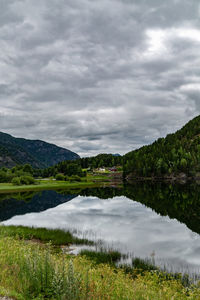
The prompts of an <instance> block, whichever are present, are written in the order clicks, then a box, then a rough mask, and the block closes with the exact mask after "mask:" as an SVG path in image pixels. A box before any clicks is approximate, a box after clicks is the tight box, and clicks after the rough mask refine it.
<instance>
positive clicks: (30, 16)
mask: <svg viewBox="0 0 200 300" xmlns="http://www.w3.org/2000/svg"><path fill="white" fill-rule="evenodd" d="M199 95H200V2H199V0H0V130H1V131H3V132H7V133H10V134H12V135H14V136H18V137H25V138H31V139H42V140H45V141H48V142H52V143H55V144H57V145H59V146H63V147H66V148H68V149H70V150H73V151H75V152H77V153H78V154H80V155H81V156H86V155H95V154H97V153H105V152H107V153H121V154H124V153H126V152H128V151H130V150H132V149H135V148H138V147H140V146H142V145H144V144H148V143H150V142H152V141H154V140H155V139H156V138H158V137H161V136H165V135H166V134H167V133H170V132H174V131H175V130H177V129H179V128H180V127H181V126H182V125H183V124H184V123H186V122H187V121H188V120H190V119H191V118H193V117H194V116H196V115H198V114H199V111H200V97H199Z"/></svg>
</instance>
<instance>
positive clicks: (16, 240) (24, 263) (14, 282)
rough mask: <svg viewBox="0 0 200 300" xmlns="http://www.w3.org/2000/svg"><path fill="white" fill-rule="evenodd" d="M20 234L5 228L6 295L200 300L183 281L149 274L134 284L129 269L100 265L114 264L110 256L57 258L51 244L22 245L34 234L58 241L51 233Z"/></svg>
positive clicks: (0, 262) (0, 236) (0, 284)
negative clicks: (126, 270)
mask: <svg viewBox="0 0 200 300" xmlns="http://www.w3.org/2000/svg"><path fill="white" fill-rule="evenodd" d="M19 230H22V228H19ZM14 231H15V230H14V228H13V227H9V229H8V230H6V229H5V228H4V227H3V228H1V231H0V267H1V272H0V295H5V296H13V297H14V299H18V300H23V299H24V300H25V299H27V300H28V299H29V300H30V299H38V300H39V299H60V300H61V299H63V300H64V299H70V300H77V299H80V300H81V299H94V300H96V299H97V300H98V299H105V300H106V299H113V300H115V299H119V300H121V299H126V300H129V299H131V300H147V299H149V300H150V299H151V300H169V299H170V300H171V299H173V300H185V299H188V300H190V299H200V296H199V295H200V289H199V288H198V287H192V286H191V287H190V288H185V287H184V286H183V285H182V284H181V281H180V280H175V279H174V278H169V279H168V280H167V279H166V277H162V276H160V274H159V273H158V272H157V271H153V272H150V271H147V272H144V273H143V274H142V275H141V274H138V275H137V276H135V277H134V278H133V276H132V275H130V274H126V273H125V271H124V270H123V269H120V268H116V267H114V266H113V265H109V264H107V263H100V262H101V261H99V260H102V259H103V262H108V263H110V262H109V261H108V256H107V257H105V256H102V255H99V254H97V256H96V257H98V263H97V261H95V260H94V257H91V254H90V255H88V253H85V255H84V256H81V255H79V256H70V255H67V254H63V253H61V252H58V253H55V251H53V248H52V246H49V244H40V243H27V242H26V241H25V240H24V239H22V237H24V238H32V235H33V234H34V235H35V236H37V237H41V239H42V240H45V241H48V239H49V240H53V238H52V236H49V238H47V233H45V234H44V232H43V234H41V233H40V234H39V233H38V232H39V231H37V230H36V231H33V230H32V229H30V232H29V233H32V235H31V236H29V235H28V229H26V230H25V231H24V232H23V234H22V235H20V233H19V232H17V231H15V232H14ZM40 231H41V230H40ZM12 232H14V233H12ZM54 234H56V231H53V233H52V235H54ZM44 236H45V238H44ZM54 242H55V241H53V243H54ZM82 254H84V253H82ZM86 255H87V257H89V256H90V259H88V258H87V257H86ZM102 257H103V258H102ZM117 258H119V255H118V254H116V253H115V254H113V256H112V259H117ZM109 259H110V258H109Z"/></svg>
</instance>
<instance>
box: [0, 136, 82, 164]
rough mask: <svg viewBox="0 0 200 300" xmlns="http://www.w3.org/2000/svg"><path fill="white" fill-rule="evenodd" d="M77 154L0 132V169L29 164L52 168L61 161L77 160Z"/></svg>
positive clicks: (42, 142)
mask: <svg viewBox="0 0 200 300" xmlns="http://www.w3.org/2000/svg"><path fill="white" fill-rule="evenodd" d="M78 158H79V156H78V154H76V153H74V152H72V151H70V150H68V149H65V148H61V147H58V146H56V145H54V144H49V143H46V142H44V141H40V140H27V139H22V138H15V137H13V136H11V135H9V134H6V133H3V132H0V167H4V166H5V167H13V166H15V165H16V164H26V163H28V164H31V165H32V166H33V167H34V168H44V167H49V166H52V165H54V164H56V163H59V162H60V161H63V160H73V159H78Z"/></svg>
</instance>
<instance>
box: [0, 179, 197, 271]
mask: <svg viewBox="0 0 200 300" xmlns="http://www.w3.org/2000/svg"><path fill="white" fill-rule="evenodd" d="M199 189H200V187H199V186H192V185H189V186H181V185H165V184H156V185H153V184H142V185H139V184H137V185H131V186H125V187H124V188H123V189H109V188H106V189H102V188H101V189H86V190H84V191H82V192H81V193H80V194H81V195H79V196H78V197H76V198H74V197H75V195H71V196H70V195H62V194H57V193H56V192H52V191H51V192H47V191H46V192H42V193H41V194H40V197H39V196H38V195H34V196H33V199H32V201H33V203H32V201H31V203H32V204H31V205H33V208H32V213H27V212H30V211H31V206H29V209H30V210H26V211H25V213H26V214H25V215H17V214H16V215H15V216H14V214H11V215H12V216H13V217H12V218H10V219H9V220H7V221H5V222H4V224H6V225H8V224H14V225H25V226H40V227H48V228H65V229H70V228H71V229H73V228H76V230H77V232H84V233H87V237H89V238H90V237H92V238H93V239H103V240H104V241H106V242H107V243H109V244H112V245H114V246H115V248H119V249H120V250H121V251H123V252H133V253H134V255H136V256H140V257H143V258H145V257H147V256H148V257H149V256H150V255H152V253H153V254H155V259H156V261H157V263H158V264H161V265H162V264H166V263H168V264H169V265H170V266H171V267H172V266H173V268H174V269H173V270H174V271H183V270H185V271H188V270H189V271H190V272H192V271H197V269H198V268H200V251H199V250H200V236H199V234H198V233H199V232H200V222H199V221H200V220H199V218H200V214H199V212H200V205H199V203H200V202H199V197H200V196H199V195H200V193H199V192H200V190H199ZM34 197H35V198H34ZM70 197H71V198H70ZM36 199H40V200H37V201H36ZM70 199H71V201H69V200H70ZM4 201H8V200H4ZM4 201H3V202H4ZM17 201H18V200H17ZM34 201H36V202H35V203H39V205H38V208H37V209H36V208H35V207H34ZM43 201H44V203H43ZM3 202H2V203H3ZM18 202H19V203H20V201H18ZM41 202H42V204H41ZM2 203H1V205H2ZM5 203H6V202H5ZM28 203H29V202H28ZM45 203H50V204H51V205H50V206H48V205H47V206H45V205H46V204H45ZM26 204H27V203H26ZM13 205H14V204H13ZM19 206H20V205H18V207H19ZM54 206H55V207H54ZM45 207H46V208H45ZM50 207H51V208H50ZM2 208H3V206H1V208H0V211H1V209H2ZM47 208H48V209H47ZM39 210H40V211H41V212H39V213H37V212H38V211H39ZM21 211H22V214H23V210H21ZM13 212H14V209H13ZM19 212H20V210H18V214H19ZM1 214H2V212H1ZM170 218H171V219H170ZM189 228H190V229H192V230H190V229H189Z"/></svg>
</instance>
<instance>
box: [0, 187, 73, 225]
mask: <svg viewBox="0 0 200 300" xmlns="http://www.w3.org/2000/svg"><path fill="white" fill-rule="evenodd" d="M76 196H77V195H76V194H75V195H71V194H67V195H63V193H58V192H55V191H42V192H39V193H38V192H22V193H16V194H15V193H14V194H1V195H0V221H5V220H7V219H10V218H12V217H13V216H16V215H24V214H27V213H30V212H41V211H44V210H46V209H48V208H51V207H55V206H57V205H59V204H61V203H64V202H67V201H70V200H72V199H73V198H75V197H76Z"/></svg>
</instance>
